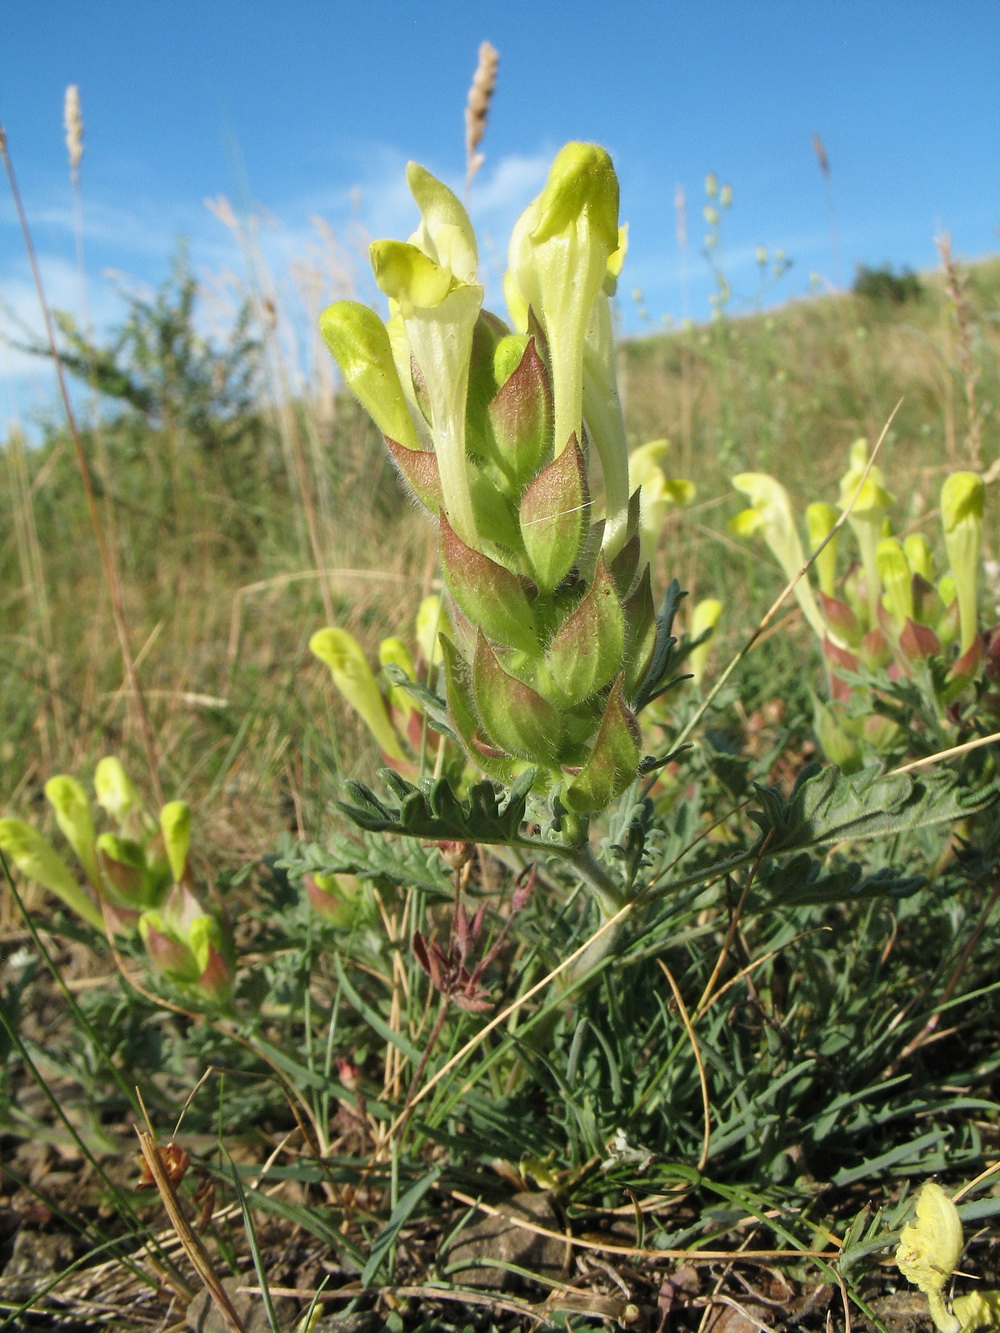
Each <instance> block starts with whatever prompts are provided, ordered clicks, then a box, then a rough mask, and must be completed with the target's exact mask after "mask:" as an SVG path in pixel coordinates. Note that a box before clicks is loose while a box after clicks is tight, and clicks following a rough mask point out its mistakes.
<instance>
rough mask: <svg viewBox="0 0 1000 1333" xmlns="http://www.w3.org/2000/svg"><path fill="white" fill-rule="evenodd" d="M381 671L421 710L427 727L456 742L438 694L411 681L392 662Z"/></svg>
mask: <svg viewBox="0 0 1000 1333" xmlns="http://www.w3.org/2000/svg"><path fill="white" fill-rule="evenodd" d="M382 669H383V671H384V672H385V674H386V675H387V676H388V677H389V679H390V680H391V681H392V683H393V685H395V686H397V687H398V688H399V689H401V690H402V691H403V693H404V694H408V695H409V696H410V698H411V699H414V700H416V702H417V703H418V704H419V705H420V707H421V708H422V709H423V711H424V714H425V716H426V718H427V721H428V723H429V725H430V726H431V727H433V728H434V730H435V731H436V732H439V733H440V734H441V735H442V736H447V737H448V738H449V739H450V740H453V741H457V740H458V737H457V736H456V734H455V732H454V730H453V729H452V727H451V720H450V718H449V717H448V705H447V704H446V703H445V701H444V699H442V698H441V696H440V694H435V693H434V691H433V690H429V689H428V688H427V686H426V685H421V684H420V682H419V681H417V680H411V679H410V677H409V676H408V675H407V674H406V672H405V671H404V670H403V668H402V667H400V666H396V664H395V663H394V662H387V663H386V665H385V666H384V667H383V668H382Z"/></svg>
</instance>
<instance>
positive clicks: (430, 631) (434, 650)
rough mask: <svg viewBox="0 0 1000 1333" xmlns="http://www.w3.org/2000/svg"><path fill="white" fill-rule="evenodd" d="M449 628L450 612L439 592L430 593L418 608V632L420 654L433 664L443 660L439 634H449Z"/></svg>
mask: <svg viewBox="0 0 1000 1333" xmlns="http://www.w3.org/2000/svg"><path fill="white" fill-rule="evenodd" d="M448 630H449V626H448V613H447V612H446V611H445V609H444V607H443V606H442V605H441V598H440V597H439V596H438V595H437V593H430V594H429V595H428V596H427V597H425V598H424V599H423V601H422V602H421V603H420V606H419V607H418V609H417V623H416V634H417V646H418V647H419V649H420V656H421V657H422V658H423V660H424V661H425V662H428V663H429V664H430V665H431V666H437V665H438V664H439V663H440V662H441V661H442V660H443V659H442V655H441V645H440V644H439V643H438V634H439V633H442V634H447V633H448Z"/></svg>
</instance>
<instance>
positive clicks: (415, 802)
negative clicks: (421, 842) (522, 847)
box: [337, 768, 537, 844]
mask: <svg viewBox="0 0 1000 1333" xmlns="http://www.w3.org/2000/svg"><path fill="white" fill-rule="evenodd" d="M380 776H381V778H382V779H383V781H384V782H385V783H386V784H387V785H388V786H390V787H391V788H392V790H393V792H394V793H395V795H396V796H397V798H398V803H397V804H394V805H389V804H387V803H385V802H383V801H381V800H379V799H378V797H376V796H375V794H374V793H373V792H371V791H370V790H369V789H368V788H367V787H364V786H362V785H361V783H359V782H349V783H348V784H347V789H348V791H349V792H350V794H351V796H352V798H353V802H354V803H352V804H349V803H347V802H344V801H338V802H337V804H338V805H339V807H340V809H341V810H343V811H344V813H345V814H346V815H347V816H348V818H350V819H352V820H353V821H354V822H355V823H356V824H358V825H360V827H361V828H364V829H370V830H371V831H372V832H375V833H401V834H403V835H404V836H406V837H410V838H433V839H435V840H437V841H440V840H442V839H444V840H447V841H449V842H477V843H500V844H504V843H506V844H511V843H516V842H518V841H519V840H520V829H521V825H522V823H523V822H524V812H525V804H526V801H527V797H528V793H529V792H530V791H531V788H532V785H533V783H534V781H535V778H536V777H537V770H536V769H534V768H526V769H525V770H524V772H523V773H521V775H520V776H519V777H518V779H517V781H516V782H515V783H514V784H513V786H512V787H511V788H510V790H509V791H507V792H504V791H503V789H501V788H498V787H497V785H496V784H495V783H493V782H477V783H475V784H474V785H473V786H472V787H470V789H469V796H468V800H462V799H460V798H459V797H458V796H456V795H455V793H454V791H453V790H452V788H451V786H450V784H449V782H448V779H447V778H444V777H441V778H422V779H421V780H420V783H419V785H418V786H415V785H414V784H413V783H410V782H407V781H406V780H405V778H401V777H400V775H399V774H398V773H394V772H393V771H392V770H391V769H382V770H381V773H380Z"/></svg>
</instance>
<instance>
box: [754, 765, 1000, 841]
mask: <svg viewBox="0 0 1000 1333" xmlns="http://www.w3.org/2000/svg"><path fill="white" fill-rule="evenodd" d="M960 782H961V778H960V775H959V774H956V773H953V772H951V771H950V770H948V769H936V770H934V771H933V772H931V773H920V774H917V773H890V774H886V775H880V774H878V773H877V772H873V771H872V770H871V769H866V770H865V771H864V772H862V773H857V774H853V775H851V776H847V775H845V774H843V773H841V771H840V769H839V768H837V767H835V766H834V765H832V764H831V765H830V766H829V767H827V768H819V766H818V765H815V764H811V765H810V766H809V767H808V768H806V769H804V770H803V772H802V775H801V776H800V778H799V780H798V782H797V783H796V784H795V789H794V791H793V792H792V794H791V796H790V797H789V798H788V800H787V801H786V800H785V799H784V798H783V797H782V795H781V792H780V791H779V790H778V788H777V787H762V786H760V784H757V783H755V784H754V787H755V790H756V792H757V796H758V798H759V799H760V801H761V806H762V808H761V809H760V810H755V811H754V810H752V811H750V817H751V819H753V820H754V822H755V823H756V824H757V826H758V827H759V828H760V830H761V835H762V836H761V840H760V841H761V842H763V839H764V837H766V836H767V835H768V834H770V835H771V837H770V841H769V842H768V854H769V855H774V853H776V852H783V851H793V850H795V851H797V850H800V849H803V848H806V847H816V846H820V845H822V844H823V843H828V842H841V841H844V840H866V839H870V838H888V837H892V836H894V835H897V834H906V833H913V832H914V831H915V830H916V829H920V828H929V827H931V826H933V825H935V824H950V823H953V822H954V821H955V820H957V819H967V818H968V817H969V816H970V815H973V814H977V813H978V812H979V811H981V810H985V809H987V808H988V807H989V806H991V805H993V804H995V802H996V800H997V798H998V796H1000V783H997V782H992V783H988V784H984V785H983V786H980V787H976V788H972V787H964V786H961V785H960ZM758 845H759V844H758Z"/></svg>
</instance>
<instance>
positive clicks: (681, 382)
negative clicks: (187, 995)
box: [0, 259, 1000, 857]
mask: <svg viewBox="0 0 1000 1333" xmlns="http://www.w3.org/2000/svg"><path fill="white" fill-rule="evenodd" d="M962 290H963V292H964V304H963V305H962V307H961V318H960V319H958V318H956V307H955V302H954V299H953V293H949V291H948V289H947V286H946V284H945V283H944V282H943V280H942V279H941V278H940V277H938V276H931V277H929V278H926V279H924V280H923V292H922V295H920V296H919V297H918V298H916V299H910V300H907V301H906V302H905V303H903V304H898V305H896V304H893V303H892V302H891V301H885V300H883V301H878V300H870V299H865V298H861V297H857V296H854V295H837V296H827V297H817V298H815V299H810V300H802V301H798V302H795V303H792V304H790V305H788V306H786V307H784V308H782V309H780V310H775V311H771V312H767V313H762V314H756V315H752V316H748V317H745V318H740V319H731V318H722V319H718V320H716V321H714V322H712V323H710V324H707V325H701V326H696V327H692V328H690V329H686V330H683V331H679V332H674V333H670V334H665V335H662V336H657V337H648V338H643V339H637V340H634V341H631V342H627V343H625V344H624V346H623V347H622V350H621V379H622V384H623V393H624V398H625V408H626V413H627V419H628V424H629V429H630V432H631V435H632V437H633V438H634V441H635V443H637V444H638V443H641V442H642V441H644V440H647V439H650V438H655V437H660V436H667V437H669V439H670V440H671V446H672V451H671V455H670V457H671V459H672V467H673V470H674V471H675V472H676V474H677V475H682V476H688V477H690V478H691V479H693V480H694V481H695V482H696V483H697V487H698V494H697V500H696V502H695V503H694V504H693V505H692V506H691V507H690V509H689V510H686V511H683V512H676V513H675V514H674V515H673V516H672V518H671V520H670V522H669V524H668V528H667V531H666V532H665V535H664V543H663V555H662V561H663V566H664V570H665V571H669V572H670V573H676V574H678V576H679V577H680V578H681V580H682V582H684V583H685V584H686V586H688V587H691V588H692V589H695V590H697V592H698V593H699V594H700V595H707V594H708V593H713V594H716V595H719V596H721V597H722V599H723V600H724V602H725V603H726V606H727V610H726V617H725V620H724V622H723V631H722V637H723V638H724V639H727V640H733V639H735V638H738V630H737V626H739V625H741V624H745V623H746V616H745V614H744V612H745V610H746V607H747V605H748V604H749V602H750V601H754V602H755V603H756V602H757V601H758V600H759V596H760V595H761V593H762V591H763V590H765V589H770V588H771V587H772V586H773V587H776V586H777V578H776V576H775V577H774V578H772V576H771V571H770V569H769V567H768V566H767V564H766V561H762V560H761V555H760V552H759V551H757V550H754V551H753V552H751V551H750V550H748V549H747V548H746V547H744V546H742V545H738V544H737V543H735V542H734V541H733V540H732V539H731V538H730V537H729V536H728V535H727V534H726V532H725V520H726V518H727V517H728V516H729V515H730V514H732V513H733V512H734V511H735V508H736V507H737V506H736V503H735V497H734V496H733V492H732V489H731V487H730V485H729V478H730V476H731V475H732V474H733V473H734V472H737V471H740V470H744V469H751V470H773V471H775V472H776V473H779V474H780V475H781V477H782V478H783V479H784V480H785V481H786V482H787V484H788V485H789V487H790V488H791V489H793V491H795V492H797V493H798V494H799V495H800V496H801V497H802V498H803V499H805V500H811V499H814V498H820V497H824V498H829V499H831V500H832V499H835V498H836V496H835V491H836V480H837V478H838V477H839V476H840V474H841V473H842V472H843V469H844V465H845V456H846V448H847V446H848V445H849V444H850V443H851V441H852V440H854V439H855V438H856V437H857V436H859V435H866V436H868V438H869V439H870V440H874V439H875V438H877V436H878V434H879V432H880V431H881V429H882V427H883V426H884V424H885V422H886V420H887V419H888V417H889V415H890V413H891V412H892V409H893V408H894V407H895V405H896V403H897V402H898V401H899V400H900V399H902V405H901V407H900V409H899V412H898V414H897V416H896V418H895V420H894V422H893V424H892V427H891V428H890V431H889V433H888V437H887V440H886V444H885V448H884V453H883V459H882V461H883V464H884V466H885V468H886V471H887V473H888V476H889V479H890V484H891V486H892V488H894V490H895V493H896V495H897V497H898V501H899V506H900V514H901V515H902V516H904V517H905V518H906V519H907V520H913V521H917V520H919V519H920V517H921V516H922V515H924V514H925V513H926V512H927V511H928V510H929V509H930V508H931V507H932V506H933V504H934V496H935V493H936V479H937V478H938V477H939V475H940V473H941V470H942V469H943V468H944V467H945V466H946V465H947V464H949V463H954V464H957V465H959V466H964V465H968V463H969V462H970V447H969V436H970V432H971V433H972V434H973V436H976V435H977V434H978V440H979V446H978V447H979V453H980V461H981V463H982V466H983V467H984V468H989V467H990V466H991V465H992V463H993V461H994V459H995V458H997V456H998V454H1000V422H998V416H997V411H998V401H1000V380H998V369H997V368H998V364H1000V357H998V351H1000V327H998V322H997V311H998V310H1000V259H993V260H990V261H986V262H983V263H981V264H977V265H975V266H972V267H969V268H966V269H964V270H963V271H962ZM175 294H176V293H175ZM165 299H166V298H165ZM166 304H167V307H169V308H171V309H174V310H175V313H176V302H175V305H174V306H173V307H171V306H170V302H169V300H167V302H166ZM182 333H183V330H181V334H182ZM252 334H253V330H252V328H251V330H250V335H249V337H250V338H251V339H252ZM174 335H175V338H176V337H179V336H180V334H178V331H177V330H176V329H175V330H174ZM257 337H258V342H257V343H256V344H252V343H248V349H249V350H248V351H247V352H246V355H247V356H248V357H249V358H251V359H252V358H253V357H254V356H256V357H257V358H258V360H257V363H256V366H255V372H256V373H254V374H253V375H250V376H249V387H250V390H251V393H250V396H249V397H248V398H247V400H246V402H245V403H244V405H243V407H242V410H241V412H240V414H239V416H238V417H237V418H233V417H230V418H229V420H228V435H227V437H226V439H225V442H224V443H223V442H220V439H219V437H218V432H215V433H214V434H213V433H212V432H206V431H202V433H201V434H199V429H200V428H199V427H198V421H199V420H200V418H198V417H197V416H196V415H192V416H191V417H190V419H185V420H182V421H181V423H180V424H179V425H177V424H174V423H173V422H171V421H169V420H166V419H164V415H165V414H164V413H163V412H161V413H160V414H159V416H157V415H156V414H155V413H151V412H149V411H146V412H142V411H139V410H138V409H137V408H136V407H135V405H134V403H133V404H130V403H126V404H125V406H124V411H123V412H122V413H121V414H120V415H119V416H118V417H117V419H115V420H113V421H112V422H111V423H110V424H106V425H105V426H104V428H103V429H102V430H101V431H100V432H95V431H94V430H90V431H88V432H87V433H86V439H85V444H86V448H87V451H88V456H89V458H90V466H91V469H92V472H93V476H94V480H95V486H96V489H97V491H98V494H99V497H100V501H101V503H100V513H101V517H102V523H103V524H104V525H105V527H106V530H107V532H108V534H109V535H110V537H111V539H112V544H113V548H114V550H115V551H116V552H117V557H118V561H119V565H120V570H121V576H122V583H123V595H124V602H125V611H126V616H127V621H128V626H129V633H130V639H131V645H132V650H133V652H134V654H135V655H136V658H137V662H138V667H139V676H140V680H141V683H142V688H143V690H144V693H145V698H146V706H147V708H148V710H149V714H150V717H151V719H152V723H153V728H154V732H155V738H156V749H157V752H158V761H159V764H160V769H161V771H160V779H161V782H162V785H163V788H164V790H166V791H167V792H168V793H170V794H176V795H178V796H183V797H185V798H186V799H188V800H190V801H192V802H193V804H194V805H195V807H196V809H197V811H198V818H199V822H200V824H201V826H202V827H204V828H205V829H206V830H208V834H209V845H215V846H217V847H218V848H219V849H220V850H224V851H225V852H226V853H227V854H229V853H231V854H233V855H235V856H237V857H242V856H245V855H247V854H250V853H259V852H262V851H264V850H266V849H267V848H268V847H269V846H270V845H271V844H272V843H273V839H274V837H275V836H276V835H277V833H278V832H279V831H280V830H281V829H283V828H291V829H292V830H294V831H296V832H299V833H308V834H309V835H310V836H316V835H317V834H319V833H320V832H321V830H322V829H323V827H324V826H325V824H326V823H327V822H328V819H329V816H328V813H327V805H328V801H329V799H330V796H331V794H332V791H333V786H334V783H335V780H336V779H337V778H338V777H339V776H343V775H350V774H353V773H356V772H367V771H370V767H371V763H372V752H371V749H370V746H369V742H368V740H367V738H366V737H363V736H361V735H360V734H359V730H358V727H357V725H356V722H355V721H354V719H353V717H348V716H346V715H345V713H344V711H343V710H342V708H341V705H340V703H339V700H338V699H337V698H336V697H334V692H333V690H332V688H331V687H330V686H329V685H328V683H327V681H326V679H325V675H326V673H325V672H323V671H322V670H321V669H319V668H318V667H317V665H316V664H315V662H314V661H313V660H312V659H311V658H310V657H309V655H308V653H307V652H306V648H305V645H306V642H307V640H308V637H309V635H310V633H311V632H312V631H313V630H314V629H316V628H317V627H318V626H319V625H321V624H323V623H325V622H326V621H327V620H328V619H330V617H331V614H332V617H333V618H334V619H336V620H337V622H338V623H342V624H344V625H345V626H346V627H348V628H350V629H351V630H352V631H353V632H355V633H356V634H358V635H359V637H360V638H361V639H362V640H363V641H364V642H366V643H368V644H372V643H374V642H376V641H377V640H378V638H379V637H380V636H382V635H384V634H386V633H389V632H392V631H394V630H396V629H397V628H398V626H397V624H396V607H397V606H398V604H399V603H400V600H401V596H400V594H401V590H403V589H405V590H406V592H407V596H409V592H410V590H411V589H418V588H423V589H426V588H427V587H429V586H430V584H431V581H432V580H433V578H434V577H435V576H436V571H435V569H434V568H433V563H432V561H433V543H432V540H431V536H430V534H429V533H428V531H427V529H426V527H425V525H424V524H423V522H422V521H421V520H420V518H419V517H418V516H417V515H415V514H414V513H412V512H411V509H410V506H409V504H408V502H407V501H406V499H405V498H404V497H403V496H402V494H401V492H400V489H399V487H398V485H397V483H396V481H395V478H394V476H393V473H392V469H391V467H390V465H389V463H388V462H387V460H386V457H385V453H384V450H383V449H382V447H381V442H380V441H379V439H378V438H377V436H376V434H375V432H374V430H373V429H372V427H371V426H370V424H369V423H368V422H367V420H366V419H365V418H364V417H363V415H362V414H361V413H360V412H359V411H358V410H357V408H356V406H355V405H354V404H353V403H352V402H350V401H347V400H344V399H337V400H335V401H334V400H331V399H329V398H328V397H324V396H322V395H321V394H319V393H314V394H308V393H307V394H305V395H304V396H302V397H300V398H299V399H298V401H297V403H296V405H295V406H294V407H288V406H284V407H281V408H280V409H278V408H275V407H274V405H273V402H274V400H273V398H271V397H270V396H269V394H268V392H267V385H268V382H269V380H268V375H267V374H266V373H265V372H266V371H267V367H268V364H269V363H268V361H267V358H268V357H270V358H271V361H270V364H272V365H273V363H274V358H275V356H276V355H277V352H276V349H275V347H274V346H273V345H271V344H269V342H268V331H267V329H266V328H265V329H264V331H263V333H258V335H257ZM255 348H256V350H255ZM225 350H226V349H218V350H217V359H218V361H219V362H220V363H222V362H223V361H224V359H225V358H224V352H225ZM154 360H155V357H154ZM142 369H143V367H136V366H133V370H134V371H135V373H136V376H137V377H139V372H140V370H142ZM155 370H156V367H155V365H154V366H152V367H151V366H149V365H146V366H145V372H146V374H147V378H150V377H151V376H152V375H153V372H154V371H155ZM182 370H183V367H182ZM182 370H180V371H179V370H177V368H176V366H175V368H174V372H173V373H174V375H175V379H176V383H175V388H174V395H173V399H172V401H173V402H174V404H175V407H174V416H175V418H176V417H177V416H178V415H179V409H178V408H177V404H178V403H179V404H181V405H183V404H184V403H185V398H184V394H185V392H186V391H187V388H188V387H189V381H185V378H184V374H183V373H182ZM189 378H190V377H189ZM274 378H275V377H274V374H273V371H272V373H271V374H270V382H271V383H273V382H274ZM970 383H971V386H972V399H971V402H970V395H969V388H970ZM254 395H256V396H255V397H254ZM209 410H210V409H209ZM192 422H193V424H192ZM2 453H3V460H2V475H3V477H4V486H3V489H2V493H0V531H2V532H3V534H4V536H3V540H2V543H0V579H2V587H3V602H2V617H3V626H4V633H3V648H2V657H3V661H2V669H3V672H4V676H5V726H4V731H3V737H2V740H0V808H2V809H3V810H5V811H8V812H18V813H23V812H24V811H26V810H30V809H31V808H32V807H33V805H34V804H35V803H36V802H37V801H38V800H39V793H40V788H41V784H42V782H43V781H44V779H45V778H46V777H47V776H48V775H49V774H51V773H52V772H54V771H63V770H64V771H70V772H80V773H82V772H85V771H87V770H89V768H90V767H91V765H92V763H93V761H94V760H95V759H96V758H97V757H99V756H100V755H101V754H103V753H106V752H108V751H109V750H116V751H118V752H120V753H123V755H125V756H126V757H127V758H129V760H130V762H131V764H132V767H133V769H134V770H135V771H136V773H137V775H138V779H139V780H140V781H148V774H147V775H146V777H145V778H144V777H143V774H144V770H145V769H146V768H147V756H146V753H145V749H144V747H143V745H142V743H141V736H140V731H139V728H138V726H137V722H136V716H135V707H134V705H133V703H131V702H130V697H129V692H128V690H127V688H126V687H125V684H124V681H123V672H122V665H121V657H120V652H119V647H118V643H117V640H116V636H115V631H114V626H113V620H112V615H111V608H110V603H109V597H108V593H107V589H106V586H105V582H104V578H103V575H102V571H101V566H100V562H99V560H98V557H97V551H96V545H95V539H94V534H93V530H92V528H91V525H90V522H89V519H88V515H87V511H86V507H85V504H84V499H83V493H82V488H81V483H80V476H79V472H78V469H77V465H76V462H75V459H74V456H73V451H72V448H71V444H70V441H69V439H68V437H67V434H66V432H65V430H64V429H63V428H61V427H56V428H54V429H52V430H51V431H50V433H49V436H48V438H47V440H46V442H45V444H44V446H43V447H41V448H34V447H33V448H24V447H23V446H22V445H21V444H20V443H19V442H18V441H17V440H16V439H14V440H8V441H7V442H6V445H5V446H4V448H3V451H2ZM317 565H322V567H323V569H324V570H325V571H326V572H325V574H324V575H323V576H322V577H317V574H316V568H317Z"/></svg>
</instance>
